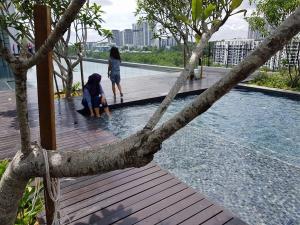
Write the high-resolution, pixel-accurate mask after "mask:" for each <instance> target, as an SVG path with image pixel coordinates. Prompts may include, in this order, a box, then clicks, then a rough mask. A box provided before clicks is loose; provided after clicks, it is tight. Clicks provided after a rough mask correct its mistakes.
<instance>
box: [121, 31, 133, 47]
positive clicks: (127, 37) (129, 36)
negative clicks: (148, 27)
mask: <svg viewBox="0 0 300 225" xmlns="http://www.w3.org/2000/svg"><path fill="white" fill-rule="evenodd" d="M123 45H126V46H130V45H133V32H132V30H131V29H125V30H124V31H123Z"/></svg>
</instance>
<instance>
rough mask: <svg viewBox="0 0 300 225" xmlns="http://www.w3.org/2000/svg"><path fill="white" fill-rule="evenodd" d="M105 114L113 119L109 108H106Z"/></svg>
mask: <svg viewBox="0 0 300 225" xmlns="http://www.w3.org/2000/svg"><path fill="white" fill-rule="evenodd" d="M104 112H105V113H106V115H107V116H108V117H109V118H111V113H110V111H109V108H108V107H104Z"/></svg>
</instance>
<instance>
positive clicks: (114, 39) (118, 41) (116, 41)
mask: <svg viewBox="0 0 300 225" xmlns="http://www.w3.org/2000/svg"><path fill="white" fill-rule="evenodd" d="M111 32H112V34H113V37H112V40H111V43H113V44H115V45H116V46H121V39H120V30H112V31H111Z"/></svg>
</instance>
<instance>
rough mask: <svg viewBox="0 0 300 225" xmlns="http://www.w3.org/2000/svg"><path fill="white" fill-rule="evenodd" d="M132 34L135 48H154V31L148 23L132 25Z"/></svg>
mask: <svg viewBox="0 0 300 225" xmlns="http://www.w3.org/2000/svg"><path fill="white" fill-rule="evenodd" d="M132 32H133V45H134V46H137V47H145V46H153V41H152V40H153V30H152V28H151V26H150V25H149V23H148V22H142V23H137V24H132Z"/></svg>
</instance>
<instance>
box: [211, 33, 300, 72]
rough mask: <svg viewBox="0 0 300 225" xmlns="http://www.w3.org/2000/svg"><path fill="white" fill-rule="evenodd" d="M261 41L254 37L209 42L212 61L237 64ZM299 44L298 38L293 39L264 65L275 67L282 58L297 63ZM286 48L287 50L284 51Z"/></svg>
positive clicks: (278, 65) (229, 64)
mask: <svg viewBox="0 0 300 225" xmlns="http://www.w3.org/2000/svg"><path fill="white" fill-rule="evenodd" d="M261 42H262V40H255V39H233V40H222V41H215V42H211V46H212V49H211V50H212V58H213V62H214V63H216V64H219V65H226V66H233V65H237V64H238V63H239V62H241V61H242V60H243V59H244V58H245V57H246V56H247V55H248V54H249V53H250V52H251V51H253V50H254V49H255V48H256V47H257V46H258V45H259V44H260V43H261ZM299 45H300V41H299V39H294V41H293V42H292V43H291V44H289V45H287V46H286V47H285V48H284V49H283V50H282V51H279V52H277V53H276V54H275V55H274V56H273V57H272V58H271V59H270V60H269V61H268V62H267V63H266V64H265V66H266V67H269V68H270V69H277V68H279V67H280V66H281V65H282V62H283V60H284V59H287V58H288V59H289V62H290V63H291V64H293V65H294V64H297V62H298V61H299V53H298V52H299V47H300V46H299ZM287 49H288V50H289V51H286V50H287ZM287 52H288V54H287Z"/></svg>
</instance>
